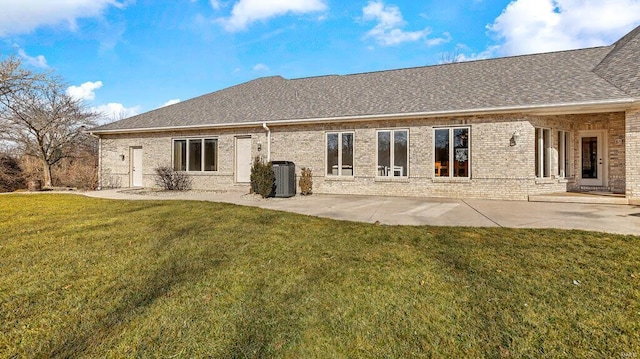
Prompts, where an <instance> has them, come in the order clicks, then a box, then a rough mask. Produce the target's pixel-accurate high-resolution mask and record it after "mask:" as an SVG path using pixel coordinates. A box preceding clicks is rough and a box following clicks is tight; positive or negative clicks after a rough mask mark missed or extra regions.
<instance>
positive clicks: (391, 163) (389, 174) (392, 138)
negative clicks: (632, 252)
mask: <svg viewBox="0 0 640 359" xmlns="http://www.w3.org/2000/svg"><path fill="white" fill-rule="evenodd" d="M400 131H404V132H406V133H407V170H406V171H404V170H400V176H395V173H396V172H397V171H398V170H396V167H397V166H396V165H395V156H396V155H395V151H394V150H393V148H394V146H395V136H394V134H395V133H396V132H400ZM380 132H389V152H390V153H389V166H390V168H392V169H393V170H391V171H387V173H386V175H380V171H379V169H378V163H380V162H379V161H378V160H379V158H378V153H379V152H380V151H379V150H378V148H379V146H380V144H379V143H378V139H379V136H378V134H379V133H380ZM409 135H410V132H409V129H408V128H387V129H379V130H376V177H380V178H389V177H392V178H408V177H409V163H410V157H409V154H410V151H409V149H410V148H411V147H410V144H409Z"/></svg>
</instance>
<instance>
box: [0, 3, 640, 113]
mask: <svg viewBox="0 0 640 359" xmlns="http://www.w3.org/2000/svg"><path fill="white" fill-rule="evenodd" d="M0 9H1V11H0V56H2V58H5V57H6V56H16V57H18V58H20V59H22V61H23V64H24V66H25V67H27V68H29V69H31V70H34V71H52V72H53V73H55V74H57V75H60V76H61V77H62V78H63V79H64V80H65V81H66V83H67V86H68V89H67V92H68V93H69V94H70V95H72V96H75V97H77V98H79V99H82V100H84V101H85V103H86V105H87V106H88V107H89V108H91V109H93V110H94V111H98V112H101V113H103V114H104V118H103V119H102V120H101V121H102V123H105V122H110V121H113V120H114V119H120V118H124V117H128V116H132V115H136V114H139V113H143V112H146V111H150V110H153V109H156V108H159V107H162V106H166V105H171V104H174V103H177V102H180V101H184V100H187V99H190V98H193V97H197V96H200V95H204V94H206V93H210V92H213V91H217V90H220V89H223V88H226V87H229V86H233V85H236V84H240V83H243V82H246V81H250V80H253V79H255V78H259V77H265V76H276V75H278V76H282V77H284V78H288V79H291V78H300V77H310V76H322V75H333V74H339V75H344V74H350V73H361V72H370V71H381V70H389V69H397V68H405V67H416V66H426V65H434V64H438V63H442V62H450V61H452V60H456V61H472V60H481V59H487V58H494V57H502V56H513V55H522V54H530V53H538V52H549V51H561V50H568V49H575V48H583V47H593V46H603V45H610V44H612V43H613V42H615V41H616V40H618V39H619V38H620V37H621V36H623V35H624V34H626V33H628V32H629V31H631V30H632V29H633V28H635V27H636V26H638V25H640V0H512V1H509V0H446V1H443V0H439V1H438V0H364V1H359V0H351V1H346V0H171V1H169V0H158V1H152V0H0Z"/></svg>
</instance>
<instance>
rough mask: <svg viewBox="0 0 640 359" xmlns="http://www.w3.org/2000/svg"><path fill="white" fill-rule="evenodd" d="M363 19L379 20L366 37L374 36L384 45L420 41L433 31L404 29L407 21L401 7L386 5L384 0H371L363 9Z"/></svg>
mask: <svg viewBox="0 0 640 359" xmlns="http://www.w3.org/2000/svg"><path fill="white" fill-rule="evenodd" d="M362 19H363V20H365V21H377V22H378V23H377V24H376V26H375V27H374V28H373V29H371V30H369V31H368V32H367V34H366V35H365V37H371V38H373V39H374V40H375V41H376V42H377V43H378V44H380V45H382V46H391V45H397V44H400V43H403V42H412V41H418V40H421V39H424V38H426V37H427V35H429V33H430V32H431V31H430V30H429V29H424V30H419V31H404V30H402V28H403V27H405V26H406V25H407V23H406V21H404V19H403V17H402V13H401V12H400V9H399V8H398V7H397V6H395V5H385V4H384V3H383V2H382V1H369V3H368V4H367V6H365V7H364V8H363V9H362ZM434 40H435V39H434ZM441 41H442V42H444V41H445V40H444V39H442V40H441ZM433 44H438V42H437V41H436V42H434V43H433Z"/></svg>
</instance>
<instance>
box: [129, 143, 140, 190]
mask: <svg viewBox="0 0 640 359" xmlns="http://www.w3.org/2000/svg"><path fill="white" fill-rule="evenodd" d="M131 187H142V148H141V147H137V148H136V147H132V148H131Z"/></svg>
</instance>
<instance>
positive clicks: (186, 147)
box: [173, 138, 218, 171]
mask: <svg viewBox="0 0 640 359" xmlns="http://www.w3.org/2000/svg"><path fill="white" fill-rule="evenodd" d="M173 169H174V170H176V171H217V170H218V140H217V139H215V138H204V139H202V138H189V139H184V140H173Z"/></svg>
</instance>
